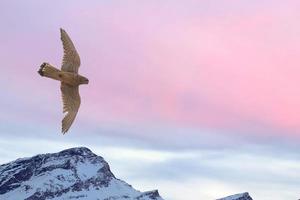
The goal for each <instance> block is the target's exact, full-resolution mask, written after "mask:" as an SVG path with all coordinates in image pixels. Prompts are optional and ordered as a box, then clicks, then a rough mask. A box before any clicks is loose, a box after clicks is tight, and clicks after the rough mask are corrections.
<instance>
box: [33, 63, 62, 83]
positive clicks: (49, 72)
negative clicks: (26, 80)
mask: <svg viewBox="0 0 300 200" xmlns="http://www.w3.org/2000/svg"><path fill="white" fill-rule="evenodd" d="M60 72H61V71H60V70H59V69H56V68H55V67H53V66H51V65H50V64H49V63H43V64H42V65H41V66H40V69H39V71H38V73H39V74H40V75H41V76H46V77H48V78H52V79H55V80H58V81H60V80H61V77H60Z"/></svg>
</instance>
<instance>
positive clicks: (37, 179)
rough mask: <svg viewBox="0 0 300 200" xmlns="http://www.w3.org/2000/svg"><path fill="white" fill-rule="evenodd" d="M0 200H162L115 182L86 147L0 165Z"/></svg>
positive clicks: (106, 164)
mask: <svg viewBox="0 0 300 200" xmlns="http://www.w3.org/2000/svg"><path fill="white" fill-rule="evenodd" d="M0 199H5V200H16V199H24V200H46V199H51V200H58V199H60V200H62V199H63V200H67V199H86V200H125V199H126V200H162V198H161V197H160V196H159V194H158V191H157V190H154V191H150V192H139V191H137V190H135V189H134V188H132V187H131V186H130V185H129V184H127V183H126V182H124V181H122V180H119V179H117V178H116V177H115V176H114V175H113V173H112V172H111V171H110V168H109V165H108V163H107V162H106V161H105V160H104V159H103V158H102V157H101V156H97V155H96V154H94V153H93V152H91V151H90V150H89V149H87V148H85V147H81V148H72V149H67V150H64V151H61V152H59V153H53V154H41V155H37V156H34V157H31V158H22V159H18V160H16V161H13V162H10V163H7V164H4V165H0Z"/></svg>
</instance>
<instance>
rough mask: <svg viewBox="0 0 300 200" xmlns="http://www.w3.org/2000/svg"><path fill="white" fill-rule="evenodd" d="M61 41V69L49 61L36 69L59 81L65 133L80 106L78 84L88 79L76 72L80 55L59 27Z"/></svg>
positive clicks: (42, 74)
mask: <svg viewBox="0 0 300 200" xmlns="http://www.w3.org/2000/svg"><path fill="white" fill-rule="evenodd" d="M60 33H61V41H62V44H63V49H64V56H63V61H62V67H61V70H59V69H57V68H55V67H53V66H52V65H50V64H49V63H43V64H42V65H41V67H40V69H39V71H38V73H39V74H40V75H41V76H45V77H48V78H51V79H54V80H58V81H60V82H61V86H60V89H61V93H62V100H63V113H65V116H64V118H63V120H62V133H63V134H64V133H66V132H67V131H68V130H69V128H70V127H71V125H72V123H73V122H74V120H75V117H76V115H77V112H78V110H79V107H80V101H81V100H80V95H79V85H80V84H88V79H87V78H85V77H84V76H81V75H79V74H78V68H79V66H80V57H79V55H78V53H77V51H76V49H75V46H74V44H73V42H72V40H71V39H70V37H69V36H68V34H67V33H66V31H65V30H63V29H60Z"/></svg>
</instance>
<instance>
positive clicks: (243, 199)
mask: <svg viewBox="0 0 300 200" xmlns="http://www.w3.org/2000/svg"><path fill="white" fill-rule="evenodd" d="M217 200H253V199H252V198H251V197H250V195H249V193H248V192H245V193H241V194H235V195H231V196H228V197H224V198H221V199H217Z"/></svg>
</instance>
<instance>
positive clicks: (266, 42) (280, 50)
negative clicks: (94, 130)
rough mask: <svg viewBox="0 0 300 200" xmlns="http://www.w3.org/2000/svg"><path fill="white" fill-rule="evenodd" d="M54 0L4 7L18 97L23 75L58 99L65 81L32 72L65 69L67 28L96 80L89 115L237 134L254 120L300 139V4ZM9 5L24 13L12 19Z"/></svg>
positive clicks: (89, 93) (89, 92)
mask: <svg viewBox="0 0 300 200" xmlns="http://www.w3.org/2000/svg"><path fill="white" fill-rule="evenodd" d="M50 5H51V4H49V9H50V10H51V12H53V13H52V14H50V15H49V16H48V15H45V14H44V12H43V11H42V10H41V9H42V8H43V6H44V5H43V4H36V5H35V7H36V9H35V10H34V12H35V13H32V12H30V9H31V8H32V6H33V5H32V4H31V3H29V4H23V5H22V4H21V5H17V4H16V5H14V4H10V5H9V4H8V5H5V6H6V7H7V10H4V11H3V12H4V15H7V16H9V18H7V20H6V21H5V24H4V25H5V26H7V27H6V29H4V30H3V31H2V33H1V34H2V37H1V38H2V41H1V43H2V45H4V47H5V48H3V50H2V51H1V53H2V55H4V56H5V57H4V64H5V65H6V66H8V67H5V68H4V71H5V72H7V73H8V76H7V77H5V78H7V79H10V80H12V81H13V84H11V85H10V86H9V87H11V88H12V90H13V91H12V92H11V96H12V98H13V96H14V92H15V93H17V91H24V89H23V88H24V87H25V85H23V84H22V85H20V84H18V83H17V81H20V77H19V76H16V74H15V73H16V72H19V73H23V76H22V79H23V80H22V79H21V81H22V82H24V83H26V84H31V87H33V88H35V89H34V91H33V95H34V96H39V97H40V96H41V97H40V98H42V100H43V101H45V102H47V101H50V100H49V96H52V97H51V101H56V100H57V98H58V96H59V95H60V94H59V91H56V92H57V93H53V91H55V89H54V88H57V87H58V85H57V84H56V85H55V84H53V83H52V82H50V81H48V80H43V79H41V78H40V77H38V76H35V75H36V74H34V73H33V72H35V71H36V70H37V68H38V66H39V65H40V63H41V62H43V61H48V62H50V63H53V64H55V65H60V62H61V56H62V47H61V43H60V40H59V31H58V30H59V27H64V28H65V29H66V30H67V31H68V33H69V34H70V36H71V37H72V38H73V40H74V43H75V45H76V47H77V49H78V51H79V53H80V55H81V57H82V59H81V60H82V67H81V68H80V71H81V73H82V74H84V75H87V76H88V77H89V78H90V85H89V86H87V87H85V86H83V87H82V90H81V91H82V98H83V104H82V105H83V107H82V109H81V111H80V112H81V115H82V116H83V117H82V118H86V119H88V120H92V121H94V122H95V123H100V122H103V121H107V120H108V121H114V120H115V121H126V122H130V123H135V122H144V123H147V122H151V123H156V122H159V123H164V122H165V123H171V124H172V123H174V124H177V125H180V126H188V127H189V126H191V127H199V128H216V129H218V128H219V129H223V128H224V129H239V130H242V129H243V128H249V126H254V127H253V128H254V129H255V126H256V125H257V126H263V127H270V128H271V129H280V130H286V131H285V132H286V133H285V134H290V135H299V133H300V123H299V120H300V117H299V113H300V90H299V85H300V79H299V74H300V67H299V66H300V65H299V64H300V62H299V56H298V54H299V53H300V40H299V33H300V28H299V27H300V26H298V19H299V17H300V14H299V12H298V10H297V9H296V8H297V6H299V3H298V2H297V1H289V2H288V3H282V2H279V1H278V2H277V1H274V2H273V3H272V5H270V4H268V3H267V2H266V1H262V2H258V1H254V2H252V3H249V2H247V1H242V2H239V3H234V2H233V1H232V2H231V1H229V2H226V1H218V2H216V1H212V2H211V3H207V2H205V1H188V2H187V3H185V4H183V3H180V2H177V1H176V2H174V3H171V2H170V1H166V2H164V3H162V4H159V3H157V2H148V3H145V2H144V3H137V2H136V1H132V2H131V1H130V3H128V2H127V3H122V2H118V3H117V2H112V3H106V4H100V3H99V4H97V3H96V4H94V5H93V6H89V5H85V4H81V3H79V4H76V5H69V6H68V7H65V6H63V5H62V6H59V7H57V8H56V9H55V10H53V9H52V8H53V7H51V6H50ZM5 6H4V7H5ZM4 7H3V8H4ZM10 7H12V8H17V10H22V9H24V10H26V12H21V13H18V14H16V16H10V14H9V13H10V10H9V8H10ZM37 15H38V16H40V17H38V18H37V17H36V16H37ZM17 22H22V24H20V25H19V26H15V25H16V24H17ZM20 31H21V32H22V34H19V33H20ZM48 41H49V42H48ZM4 49H5V50H4ZM24 52H26V54H24ZM16 55H18V59H16ZM2 62H3V61H2ZM3 80H5V79H3ZM26 87H27V85H26ZM39 87H43V88H46V91H47V92H45V91H38V88H39ZM50 91H52V93H53V94H52V93H51V92H50ZM45 95H46V96H45ZM22 98H25V99H26V98H27V99H26V100H25V102H26V101H27V102H32V103H36V101H39V100H32V99H31V98H29V97H22ZM42 100H40V101H42ZM58 104H59V102H58V103H57V105H58ZM46 105H47V104H46ZM55 111H56V110H55Z"/></svg>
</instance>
